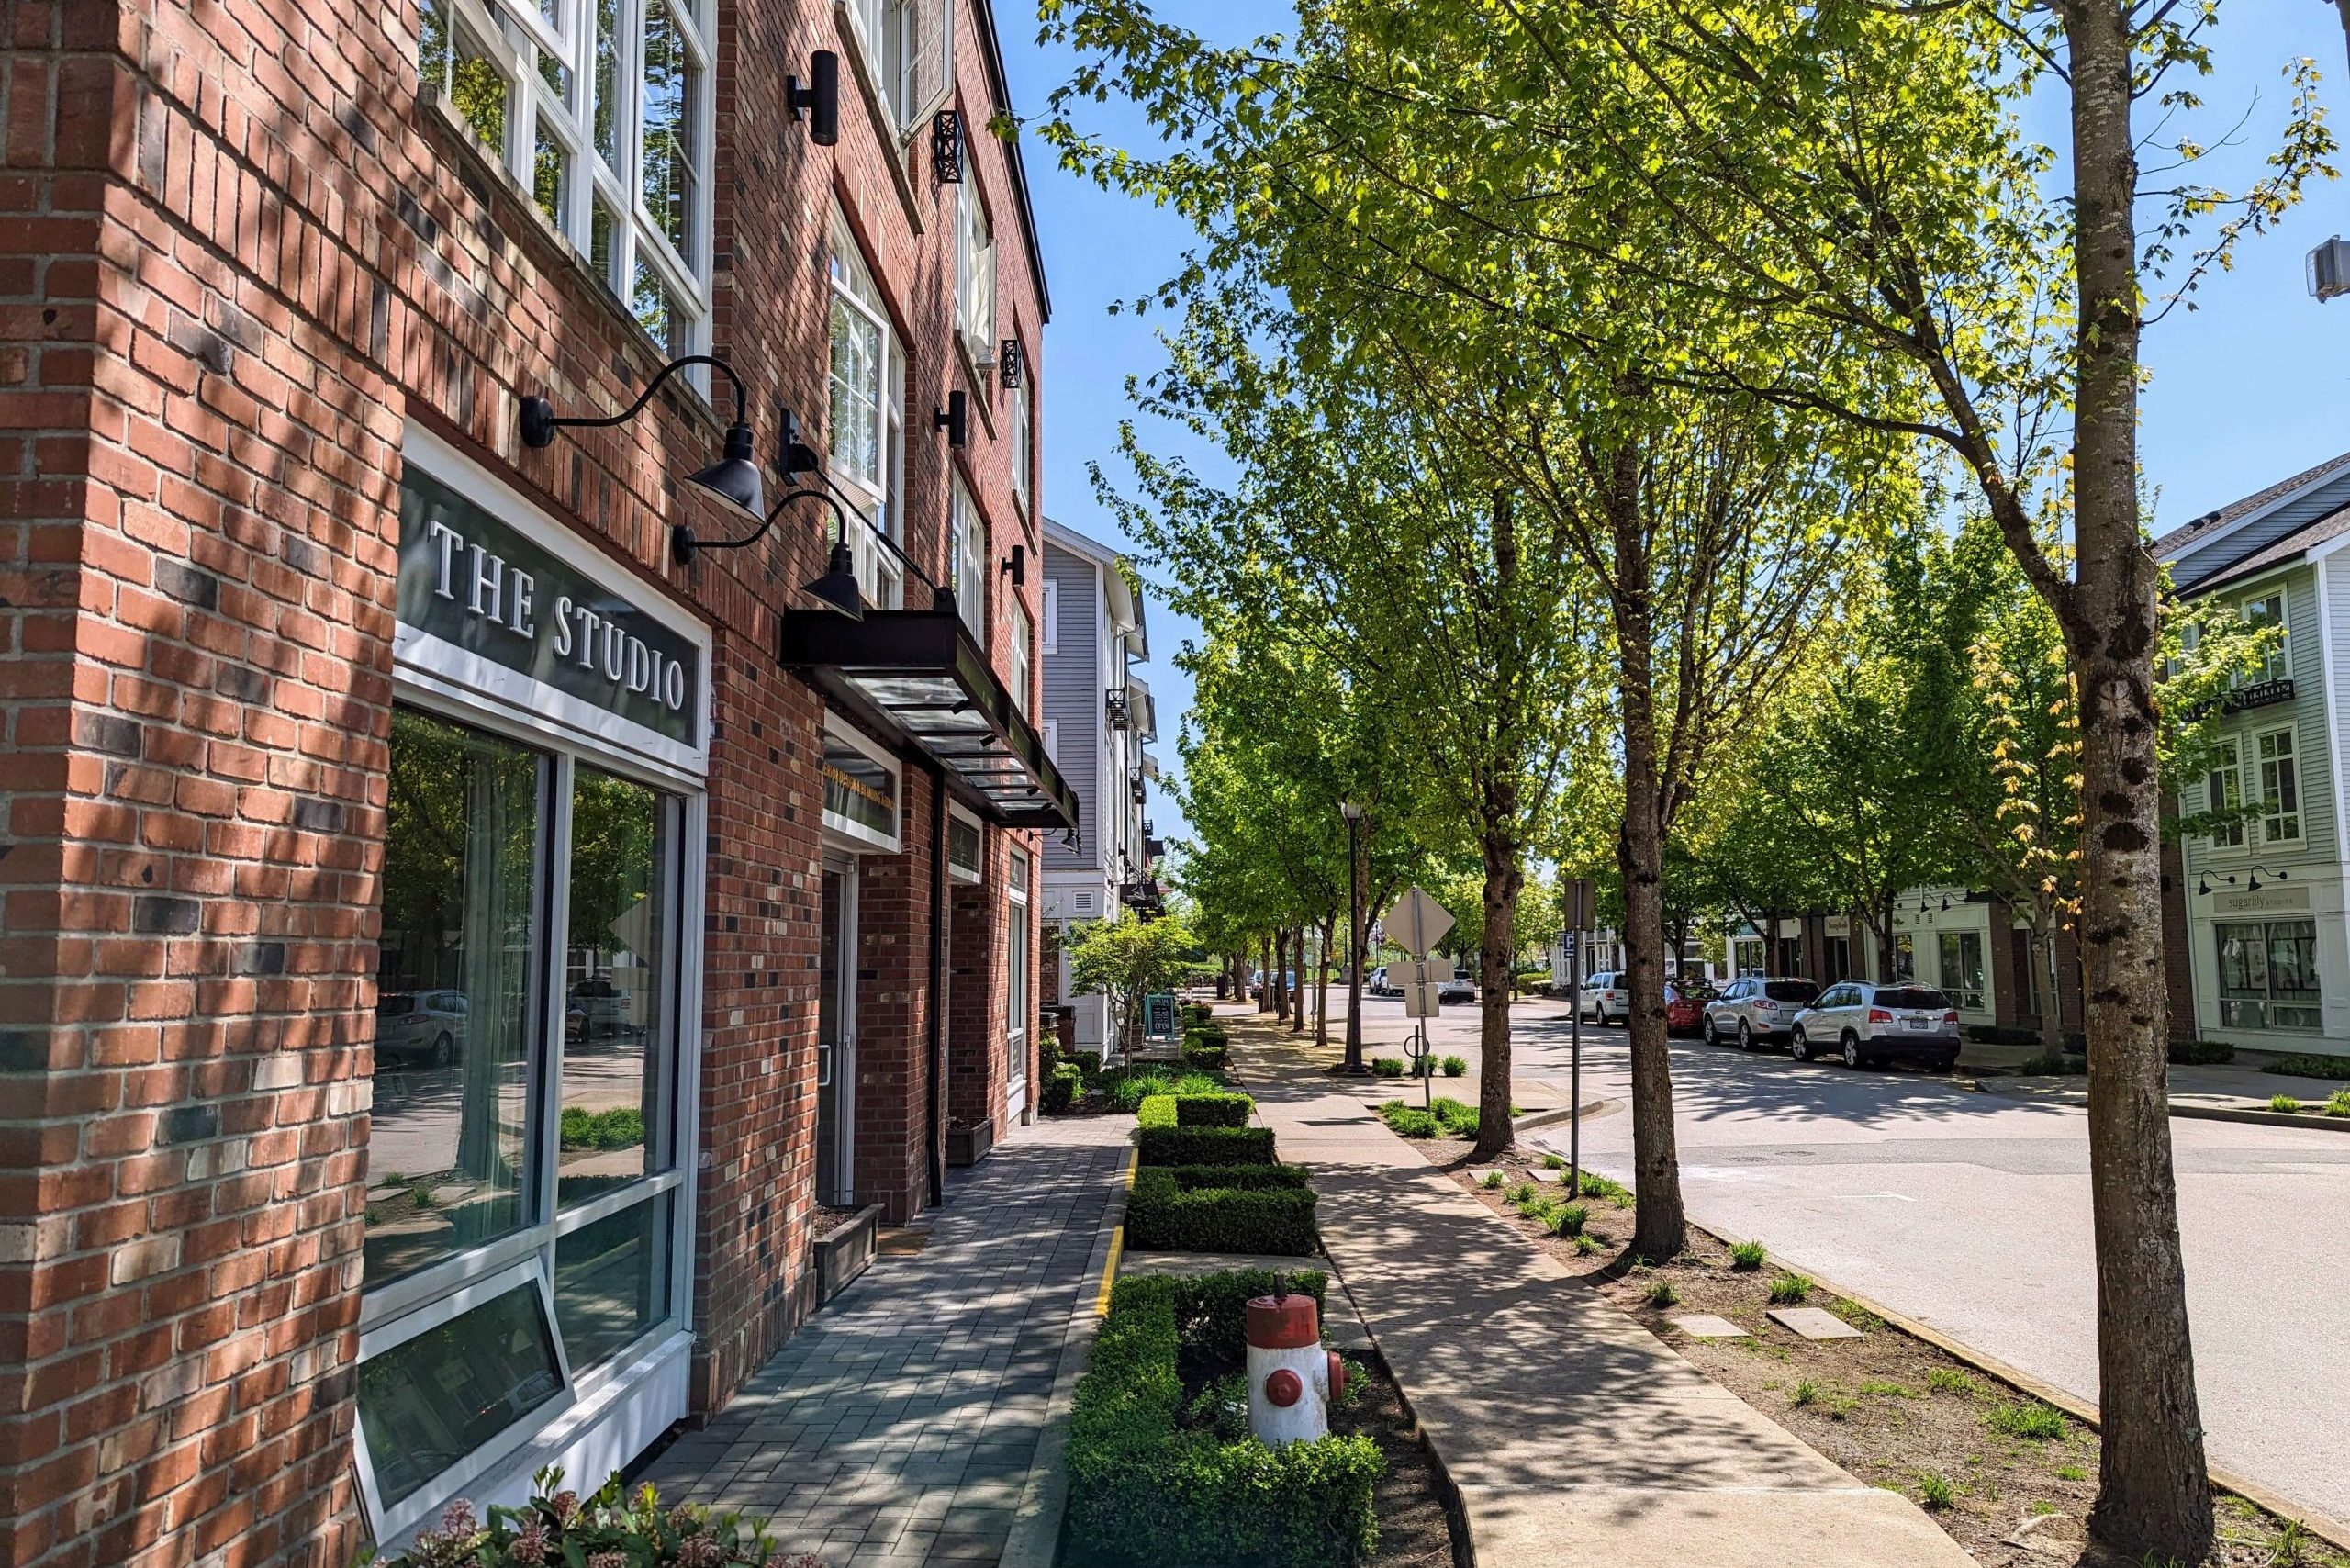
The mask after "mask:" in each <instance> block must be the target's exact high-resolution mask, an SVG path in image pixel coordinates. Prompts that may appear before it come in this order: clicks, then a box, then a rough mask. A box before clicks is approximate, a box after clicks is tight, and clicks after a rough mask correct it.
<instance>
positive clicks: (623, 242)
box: [418, 0, 716, 388]
mask: <svg viewBox="0 0 2350 1568" xmlns="http://www.w3.org/2000/svg"><path fill="white" fill-rule="evenodd" d="M711 10H712V5H711V0H536V3H535V4H529V5H525V4H519V3H517V0H424V9H423V26H422V32H421V34H420V42H419V48H418V56H419V58H418V73H419V74H420V77H421V79H422V80H423V81H424V83H425V84H428V85H430V86H432V87H434V88H436V89H438V91H439V93H440V95H441V101H442V104H443V105H444V106H445V107H446V109H447V111H448V113H449V114H450V116H451V118H453V119H455V120H456V121H457V122H458V123H460V124H462V125H464V127H465V128H466V129H468V130H470V131H471V132H472V134H473V135H474V137H475V138H476V140H479V141H480V142H481V144H482V145H483V146H484V147H485V148H486V149H487V150H488V151H489V152H490V154H491V155H492V156H493V157H495V158H497V159H498V161H499V162H502V163H503V164H504V165H505V166H506V167H507V168H508V169H509V170H510V171H511V172H512V173H513V174H514V176H515V177H516V179H518V180H519V181H520V182H521V184H522V185H524V186H525V187H527V188H528V189H529V190H530V192H531V194H532V197H533V198H534V199H535V200H536V202H537V204H538V207H539V210H540V212H541V213H542V214H543V216H544V217H545V218H546V220H547V221H548V223H550V224H551V225H553V226H554V229H555V230H556V231H557V232H559V233H560V234H562V235H563V236H564V237H565V239H567V240H569V241H571V243H572V244H573V245H574V246H576V248H577V249H578V251H579V252H580V253H581V254H583V255H585V256H586V257H587V258H588V262H589V264H590V265H591V266H592V267H593V268H594V270H595V272H596V274H597V275H598V276H599V277H600V278H601V279H602V280H603V282H604V285H605V286H606V287H608V288H610V290H611V291H612V292H613V294H615V295H616V296H618V297H620V299H621V302H622V303H623V304H625V305H626V306H627V307H628V308H629V309H630V311H631V313H632V314H633V315H634V316H635V317H636V319H637V322H638V324H639V325H641V326H643V328H644V330H646V331H647V332H649V333H650V334H652V336H653V338H654V339H655V342H659V343H660V344H661V345H662V346H663V348H665V349H666V351H667V352H668V353H670V354H671V355H673V356H675V355H680V354H688V353H701V352H703V351H704V349H706V347H707V346H708V343H709V338H710V314H711V294H710V222H711V218H710V181H711V141H712V140H713V138H714V135H715V129H716V125H715V114H716V110H715V107H714V106H713V102H712V95H711V62H712V59H713V57H714V55H715V52H716V40H715V36H714V28H713V24H712V20H711ZM688 375H690V376H691V377H692V379H693V381H694V383H695V385H696V386H702V387H705V388H707V386H708V385H709V379H708V376H707V375H706V374H705V373H704V372H703V370H702V368H701V367H699V366H697V367H695V368H694V370H692V371H690V372H688Z"/></svg>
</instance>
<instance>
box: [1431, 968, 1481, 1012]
mask: <svg viewBox="0 0 2350 1568" xmlns="http://www.w3.org/2000/svg"><path fill="white" fill-rule="evenodd" d="M1436 1000H1437V1004H1438V1006H1442V1005H1443V1004H1444V1003H1446V1002H1474V1001H1476V1000H1477V982H1476V981H1475V980H1471V979H1470V978H1469V977H1468V976H1467V975H1458V974H1457V975H1454V976H1453V977H1452V978H1451V979H1450V980H1438V982H1437V987H1436Z"/></svg>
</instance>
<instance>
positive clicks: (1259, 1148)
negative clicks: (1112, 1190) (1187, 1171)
mask: <svg viewBox="0 0 2350 1568" xmlns="http://www.w3.org/2000/svg"><path fill="white" fill-rule="evenodd" d="M1136 1136H1137V1137H1139V1139H1140V1141H1141V1143H1142V1163H1143V1164H1145V1165H1270V1164H1272V1163H1273V1129H1272V1128H1270V1127H1185V1126H1173V1127H1144V1128H1143V1129H1142V1130H1141V1132H1140V1133H1139V1134H1138V1135H1136Z"/></svg>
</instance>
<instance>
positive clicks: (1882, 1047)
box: [1787, 980, 1958, 1072]
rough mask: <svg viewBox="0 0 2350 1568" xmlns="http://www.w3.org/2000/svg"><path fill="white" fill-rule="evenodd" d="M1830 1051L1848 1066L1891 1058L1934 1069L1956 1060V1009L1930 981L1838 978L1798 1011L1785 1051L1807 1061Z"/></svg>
mask: <svg viewBox="0 0 2350 1568" xmlns="http://www.w3.org/2000/svg"><path fill="white" fill-rule="evenodd" d="M1828 1050H1833V1051H1835V1052H1836V1053H1837V1054H1838V1055H1840V1056H1841V1057H1842V1058H1844V1065H1845V1066H1846V1067H1855V1068H1857V1067H1876V1066H1880V1065H1881V1064H1883V1063H1884V1062H1886V1061H1887V1060H1888V1059H1890V1058H1895V1057H1907V1058H1909V1059H1911V1060H1913V1061H1920V1062H1923V1063H1925V1064H1926V1066H1927V1068H1928V1069H1929V1070H1932V1071H1934V1072H1948V1071H1949V1070H1951V1069H1952V1068H1953V1067H1955V1066H1956V1065H1957V1064H1958V1009H1956V1008H1954V1007H1953V1006H1952V1005H1951V1003H1950V998H1949V997H1947V996H1944V995H1943V994H1942V992H1941V991H1936V990H1935V989H1934V988H1933V987H1932V986H1930V985H1871V984H1869V983H1868V982H1867V981H1865V980H1839V981H1837V982H1836V983H1835V984H1834V985H1831V986H1830V987H1829V988H1828V989H1827V990H1826V991H1822V992H1820V993H1819V1000H1818V1002H1813V1003H1812V1004H1811V1005H1810V1006H1809V1007H1807V1008H1805V1009H1804V1010H1803V1011H1802V1012H1800V1013H1798V1014H1796V1026H1795V1035H1794V1037H1793V1038H1792V1039H1790V1040H1789V1041H1788V1043H1787V1054H1788V1055H1789V1056H1792V1057H1794V1058H1796V1060H1797V1061H1809V1060H1810V1059H1811V1056H1812V1053H1813V1052H1814V1051H1821V1052H1823V1053H1824V1052H1826V1051H1828Z"/></svg>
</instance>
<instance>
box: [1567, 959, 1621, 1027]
mask: <svg viewBox="0 0 2350 1568" xmlns="http://www.w3.org/2000/svg"><path fill="white" fill-rule="evenodd" d="M1575 1012H1576V1013H1577V1014H1580V1015H1581V1016H1583V1017H1585V1018H1588V1019H1590V1020H1591V1021H1592V1022H1593V1023H1595V1024H1606V1023H1608V1022H1610V1021H1613V1022H1615V1023H1617V1024H1621V1023H1622V1022H1624V1020H1626V1019H1627V1018H1629V1017H1630V1016H1631V1015H1632V992H1631V990H1630V988H1629V986H1628V984H1627V983H1626V980H1625V976H1624V975H1623V974H1622V972H1621V971H1619V970H1616V969H1602V970H1601V971H1600V972H1599V973H1597V974H1595V975H1591V976H1588V977H1586V978H1585V979H1584V980H1583V994H1582V995H1580V996H1578V997H1576V998H1575Z"/></svg>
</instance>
